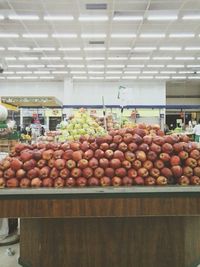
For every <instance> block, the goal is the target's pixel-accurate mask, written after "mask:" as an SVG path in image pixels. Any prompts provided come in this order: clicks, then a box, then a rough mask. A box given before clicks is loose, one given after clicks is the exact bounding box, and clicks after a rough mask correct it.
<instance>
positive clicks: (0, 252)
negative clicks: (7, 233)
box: [0, 243, 21, 267]
mask: <svg viewBox="0 0 200 267" xmlns="http://www.w3.org/2000/svg"><path fill="white" fill-rule="evenodd" d="M9 248H11V251H14V252H15V254H14V255H13V256H9V255H8V251H7V250H8V249H9ZM18 258H19V243H18V244H15V245H11V246H5V247H4V246H3V247H0V266H2V267H18V266H21V265H19V264H18V263H17V262H18Z"/></svg>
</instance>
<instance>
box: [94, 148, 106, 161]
mask: <svg viewBox="0 0 200 267" xmlns="http://www.w3.org/2000/svg"><path fill="white" fill-rule="evenodd" d="M94 157H95V158H97V159H100V158H103V157H104V151H103V150H101V149H97V150H96V151H95V152H94Z"/></svg>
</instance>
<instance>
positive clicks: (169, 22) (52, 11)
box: [0, 0, 200, 81]
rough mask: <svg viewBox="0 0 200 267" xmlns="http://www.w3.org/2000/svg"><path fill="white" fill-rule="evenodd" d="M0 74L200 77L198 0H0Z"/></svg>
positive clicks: (3, 77)
mask: <svg viewBox="0 0 200 267" xmlns="http://www.w3.org/2000/svg"><path fill="white" fill-rule="evenodd" d="M0 55H1V56H0V60H1V62H0V63H1V64H2V65H3V68H4V69H5V71H4V73H3V74H0V79H1V80H13V81H16V80H24V81H29V80H30V81H33V80H38V79H39V80H56V81H57V80H63V79H64V78H65V77H69V78H72V79H73V80H75V81H76V80H87V81H88V80H91V81H93V80H106V81H111V80H112V81H113V80H114V81H118V80H143V79H144V80H150V79H159V80H160V79H163V80H187V79H189V80H190V79H192V80H196V79H197V80H198V79H200V1H199V0H98V1H96V0H57V1H55V0H0Z"/></svg>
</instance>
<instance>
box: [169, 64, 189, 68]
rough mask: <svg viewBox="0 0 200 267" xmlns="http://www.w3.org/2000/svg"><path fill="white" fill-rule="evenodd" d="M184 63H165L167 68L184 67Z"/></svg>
mask: <svg viewBox="0 0 200 267" xmlns="http://www.w3.org/2000/svg"><path fill="white" fill-rule="evenodd" d="M184 67H185V65H175V64H170V65H167V68H184Z"/></svg>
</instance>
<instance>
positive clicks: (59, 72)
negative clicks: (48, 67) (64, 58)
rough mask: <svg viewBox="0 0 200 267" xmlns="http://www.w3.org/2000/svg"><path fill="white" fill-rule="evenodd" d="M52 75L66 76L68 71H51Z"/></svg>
mask: <svg viewBox="0 0 200 267" xmlns="http://www.w3.org/2000/svg"><path fill="white" fill-rule="evenodd" d="M52 73H53V74H67V73H68V71H66V70H57V71H52Z"/></svg>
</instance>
